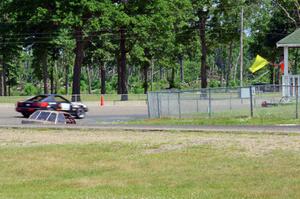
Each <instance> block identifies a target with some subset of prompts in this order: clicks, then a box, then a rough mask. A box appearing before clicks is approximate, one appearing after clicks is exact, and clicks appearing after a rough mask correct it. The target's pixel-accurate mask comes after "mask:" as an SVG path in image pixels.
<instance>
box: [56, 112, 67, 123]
mask: <svg viewBox="0 0 300 199" xmlns="http://www.w3.org/2000/svg"><path fill="white" fill-rule="evenodd" d="M65 121H66V120H65V116H64V114H62V113H59V114H58V118H57V123H60V124H64V123H65Z"/></svg>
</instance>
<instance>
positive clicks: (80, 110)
mask: <svg viewBox="0 0 300 199" xmlns="http://www.w3.org/2000/svg"><path fill="white" fill-rule="evenodd" d="M84 117H85V111H84V109H83V108H81V107H80V108H78V109H77V111H76V118H77V119H83V118H84Z"/></svg>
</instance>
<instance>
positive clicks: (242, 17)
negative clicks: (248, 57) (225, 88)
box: [240, 7, 244, 87]
mask: <svg viewBox="0 0 300 199" xmlns="http://www.w3.org/2000/svg"><path fill="white" fill-rule="evenodd" d="M243 34H244V8H243V7H242V11H241V43H240V44H241V46H240V55H241V56H240V87H243V65H244V52H243V45H244V44H243V37H244V35H243Z"/></svg>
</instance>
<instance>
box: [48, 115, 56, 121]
mask: <svg viewBox="0 0 300 199" xmlns="http://www.w3.org/2000/svg"><path fill="white" fill-rule="evenodd" d="M55 120H56V113H51V114H50V116H49V117H48V121H49V122H55Z"/></svg>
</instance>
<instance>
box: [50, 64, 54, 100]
mask: <svg viewBox="0 0 300 199" xmlns="http://www.w3.org/2000/svg"><path fill="white" fill-rule="evenodd" d="M53 70H54V69H53V67H52V69H51V73H50V91H51V94H53V93H54V71H53Z"/></svg>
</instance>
